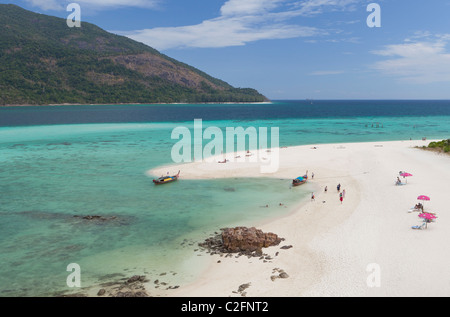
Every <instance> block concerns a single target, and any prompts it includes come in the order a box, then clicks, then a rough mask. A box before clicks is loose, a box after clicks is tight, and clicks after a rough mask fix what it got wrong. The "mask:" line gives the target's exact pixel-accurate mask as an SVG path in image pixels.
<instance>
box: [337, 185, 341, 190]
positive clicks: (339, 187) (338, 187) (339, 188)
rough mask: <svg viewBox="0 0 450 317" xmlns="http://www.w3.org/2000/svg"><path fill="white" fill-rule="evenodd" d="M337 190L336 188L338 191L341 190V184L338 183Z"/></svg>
mask: <svg viewBox="0 0 450 317" xmlns="http://www.w3.org/2000/svg"><path fill="white" fill-rule="evenodd" d="M337 190H338V192H340V191H341V184H340V183H339V184H338V185H337Z"/></svg>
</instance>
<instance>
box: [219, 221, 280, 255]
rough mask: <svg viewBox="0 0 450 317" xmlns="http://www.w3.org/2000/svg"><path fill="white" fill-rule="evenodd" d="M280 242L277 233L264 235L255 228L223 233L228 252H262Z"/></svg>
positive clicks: (226, 229) (226, 230)
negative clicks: (263, 249)
mask: <svg viewBox="0 0 450 317" xmlns="http://www.w3.org/2000/svg"><path fill="white" fill-rule="evenodd" d="M280 242H281V238H279V237H278V236H277V235H276V234H275V233H272V232H268V233H264V232H263V231H262V230H260V229H256V228H255V227H251V228H247V227H236V228H225V229H224V230H223V231H222V243H223V247H224V248H225V250H227V251H228V252H240V251H244V252H246V251H249V252H254V251H261V250H262V248H268V247H270V246H275V245H278V244H280Z"/></svg>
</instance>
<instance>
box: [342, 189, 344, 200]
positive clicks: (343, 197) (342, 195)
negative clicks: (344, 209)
mask: <svg viewBox="0 0 450 317" xmlns="http://www.w3.org/2000/svg"><path fill="white" fill-rule="evenodd" d="M342 198H345V189H343V190H342Z"/></svg>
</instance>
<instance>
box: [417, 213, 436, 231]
mask: <svg viewBox="0 0 450 317" xmlns="http://www.w3.org/2000/svg"><path fill="white" fill-rule="evenodd" d="M419 217H420V218H422V219H423V220H424V222H425V226H426V227H427V224H428V223H429V222H431V221H432V220H433V219H436V216H435V215H433V214H430V213H428V212H424V213H421V214H420V215H419Z"/></svg>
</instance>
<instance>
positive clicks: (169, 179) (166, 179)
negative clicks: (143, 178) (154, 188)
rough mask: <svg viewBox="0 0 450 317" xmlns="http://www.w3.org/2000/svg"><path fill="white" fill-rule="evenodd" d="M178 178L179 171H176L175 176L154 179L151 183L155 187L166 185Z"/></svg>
mask: <svg viewBox="0 0 450 317" xmlns="http://www.w3.org/2000/svg"><path fill="white" fill-rule="evenodd" d="M179 176H180V171H178V174H177V175H173V176H161V177H160V178H158V179H154V180H153V183H155V185H161V184H167V183H170V182H173V181H176V180H177V179H178V177H179Z"/></svg>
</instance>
